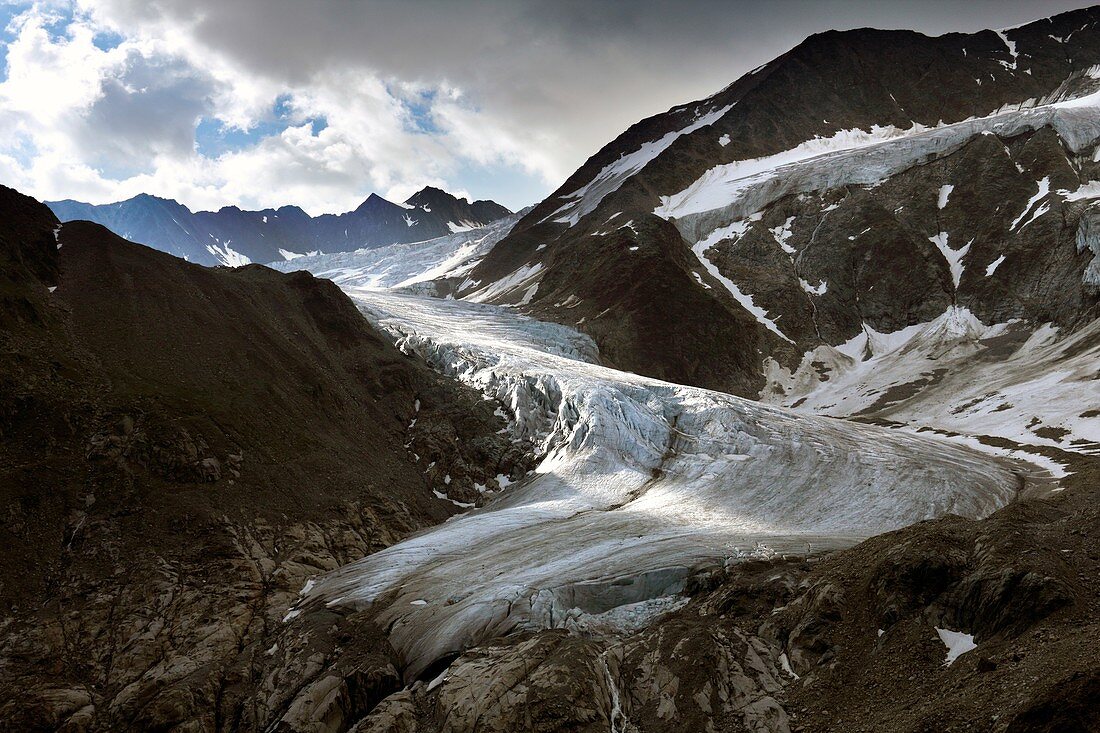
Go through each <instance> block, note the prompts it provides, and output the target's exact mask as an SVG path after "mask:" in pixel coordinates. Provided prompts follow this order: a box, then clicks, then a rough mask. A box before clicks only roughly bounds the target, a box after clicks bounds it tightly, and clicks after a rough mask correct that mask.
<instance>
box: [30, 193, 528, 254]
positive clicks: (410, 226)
mask: <svg viewBox="0 0 1100 733" xmlns="http://www.w3.org/2000/svg"><path fill="white" fill-rule="evenodd" d="M46 204H47V206H49V207H50V209H52V210H53V212H54V214H55V215H56V216H57V218H58V219H60V220H61V221H63V222H64V221H77V220H87V221H92V222H95V223H97V224H102V225H103V226H105V227H107V228H108V229H110V230H111V231H113V232H115V233H116V234H118V235H120V236H122V237H125V238H126V239H129V240H131V241H134V242H140V243H142V244H146V245H148V246H150V247H154V248H156V249H159V250H162V251H164V252H168V253H169V254H173V255H176V256H177V257H182V258H183V259H185V260H188V261H190V262H195V263H198V264H202V265H229V266H234V267H236V266H239V265H245V264H248V263H250V262H276V261H285V260H292V259H294V258H296V257H299V256H301V255H305V254H309V253H317V252H347V251H351V250H356V249H363V248H373V247H381V246H384V245H388V244H397V243H407V242H420V241H424V240H427V239H434V238H436V237H441V236H444V235H446V234H451V233H454V232H460V231H464V230H467V229H473V228H476V227H480V226H484V225H485V224H489V223H491V222H493V221H496V220H497V219H500V218H501V217H504V216H507V215H509V214H510V213H512V212H510V211H509V210H508V209H506V208H504V207H503V206H501V205H500V204H498V203H496V202H493V201H474V202H473V203H470V202H469V201H468V200H466V199H464V198H461V199H460V198H457V197H456V196H452V195H451V194H449V193H447V192H446V191H442V190H440V189H438V188H431V187H427V188H424V189H423V190H421V191H419V192H417V193H416V194H414V195H413V196H412V197H410V198H409V199H408V200H407V201H405V202H404V203H401V204H395V203H393V202H391V201H387V200H386V199H384V198H382V197H381V196H377V195H375V194H371V195H370V196H369V197H368V198H367V200H366V201H364V202H363V203H362V204H360V205H359V207H358V208H357V209H355V210H354V211H349V212H347V213H345V214H322V215H321V216H316V217H311V216H310V215H309V214H307V213H306V212H305V211H303V210H302V209H300V208H298V207H297V206H283V207H280V208H278V209H264V210H262V211H244V210H241V209H239V208H237V207H236V206H225V207H223V208H221V209H219V210H218V211H194V212H193V211H191V210H190V209H188V208H187V207H186V206H184V205H183V204H181V203H179V202H178V201H174V200H172V199H164V198H159V197H157V196H151V195H149V194H141V195H138V196H135V197H134V198H132V199H128V200H126V201H121V202H118V203H113V204H103V205H93V204H87V203H83V202H80V201H72V200H68V199H66V200H65V201H49V202H46Z"/></svg>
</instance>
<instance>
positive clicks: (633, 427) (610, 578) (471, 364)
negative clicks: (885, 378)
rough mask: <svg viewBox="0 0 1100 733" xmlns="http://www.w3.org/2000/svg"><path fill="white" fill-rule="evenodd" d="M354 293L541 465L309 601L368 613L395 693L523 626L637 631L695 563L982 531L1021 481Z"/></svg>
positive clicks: (475, 307) (501, 313) (945, 446)
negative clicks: (957, 527)
mask: <svg viewBox="0 0 1100 733" xmlns="http://www.w3.org/2000/svg"><path fill="white" fill-rule="evenodd" d="M346 289H347V291H348V292H349V294H350V295H352V297H353V299H355V300H356V301H357V302H358V303H359V304H360V305H361V308H362V309H363V311H364V312H365V313H366V314H367V315H368V317H369V318H370V319H371V320H372V321H373V322H375V323H376V324H378V325H379V326H381V327H382V328H383V329H385V330H387V331H389V332H390V333H391V334H393V336H394V337H395V338H396V339H397V343H398V345H399V347H400V348H401V349H402V350H404V351H406V352H407V353H412V354H416V355H418V356H420V357H421V358H423V359H425V360H426V361H427V362H428V363H429V364H431V365H432V366H434V367H435V368H436V369H438V370H439V371H441V372H443V373H445V374H449V375H452V376H454V377H456V378H458V379H460V380H462V381H463V382H465V383H467V384H470V385H473V386H475V387H477V388H478V389H480V390H481V391H482V392H483V393H484V394H485V395H486V397H487V398H489V399H494V400H498V401H500V402H501V403H502V404H504V405H505V406H506V407H507V412H508V413H509V417H510V418H511V422H512V425H513V430H514V431H515V434H516V436H517V437H519V436H522V437H527V438H531V439H534V440H535V441H536V442H537V443H538V444H539V445H540V446H541V448H540V450H541V453H542V454H543V455H544V458H543V460H542V462H541V463H540V465H539V466H538V468H537V469H536V471H535V472H534V473H533V474H532V475H530V476H529V477H528V478H526V479H525V480H523V481H522V482H520V483H519V484H517V485H515V486H513V487H511V488H509V489H508V490H507V491H506V492H504V493H503V494H501V495H500V496H499V497H498V498H496V499H495V500H494V501H491V502H490V503H489V504H488V505H487V506H486V507H484V508H483V509H480V510H475V511H472V512H470V513H468V514H466V515H464V516H461V517H457V518H455V519H452V520H451V521H449V522H447V523H446V524H444V525H442V526H440V527H438V528H435V529H433V530H430V531H428V532H425V533H423V534H420V535H418V536H415V537H412V538H410V539H408V540H406V541H404V542H402V543H400V544H399V545H397V546H395V547H393V548H391V549H389V550H385V551H383V552H380V553H377V554H375V555H371V556H369V557H367V558H364V559H363V560H361V561H359V562H356V563H353V564H351V565H349V566H347V567H345V568H343V569H341V570H338V571H336V572H334V573H331V574H329V575H327V576H324V577H322V578H320V579H318V580H317V582H316V583H315V584H313V585H312V587H311V589H310V590H309V592H308V593H307V594H306V598H305V600H304V601H303V603H327V604H331V605H340V606H352V607H366V606H370V607H371V608H372V609H373V610H375V611H376V612H377V614H378V620H379V622H380V623H381V624H382V625H383V626H384V627H386V628H389V629H390V634H389V638H390V641H391V643H392V644H394V645H395V647H396V648H397V649H398V651H399V652H400V653H401V654H402V656H403V657H404V658H405V659H406V660H407V662H408V665H409V666H408V668H407V670H406V676H407V677H416V676H417V675H419V674H420V673H421V672H422V671H423V670H425V669H426V668H428V667H429V666H430V665H432V664H433V663H434V662H436V661H437V660H439V659H443V658H445V657H448V656H449V655H451V654H454V653H457V652H459V651H461V650H462V649H464V648H466V647H467V646H469V645H471V644H475V643H478V642H480V641H483V640H485V639H488V638H490V637H493V636H496V635H500V634H503V633H506V632H508V631H511V630H513V629H515V628H517V627H518V628H545V627H559V626H574V625H577V626H582V627H597V628H606V627H610V628H621V627H622V626H624V625H626V626H631V625H634V624H638V623H641V622H643V621H644V620H645V619H646V618H648V616H650V615H651V614H652V613H653V612H654V611H658V610H662V609H666V608H667V607H668V606H669V604H670V603H674V602H675V601H674V599H672V598H671V597H672V596H674V595H675V594H676V593H678V592H679V591H680V590H681V589H682V588H683V586H684V582H685V579H686V578H687V577H688V575H689V573H690V571H691V569H692V568H694V567H698V566H700V565H703V564H706V563H713V562H723V561H729V560H731V559H732V560H735V559H737V558H739V557H747V556H755V555H768V554H771V553H775V552H778V553H783V554H800V553H806V552H818V551H822V550H826V549H831V548H836V547H841V546H845V545H849V544H852V543H854V542H856V541H858V540H859V539H861V538H863V537H866V536H868V535H871V534H875V533H878V532H883V531H886V530H889V529H893V528H897V527H901V526H904V525H907V524H910V523H912V522H915V521H919V520H921V519H926V518H930V517H935V516H939V515H941V514H944V513H948V512H951V513H956V514H960V515H963V516H970V517H980V516H984V515H986V514H988V513H990V512H991V511H992V510H994V509H996V508H997V507H999V506H1001V505H1003V504H1004V503H1006V502H1008V501H1009V500H1011V499H1012V498H1013V496H1014V495H1015V494H1016V493H1017V491H1018V490H1019V489H1020V486H1021V478H1020V475H1021V474H1026V473H1027V472H1028V471H1029V470H1030V469H1028V468H1027V467H1025V466H1024V465H1023V464H1019V463H1016V464H1012V463H1010V462H1008V461H1004V460H1002V459H999V458H994V457H990V456H986V455H982V454H979V453H977V452H975V451H972V450H969V449H966V448H963V447H959V446H956V445H952V444H949V443H945V442H942V441H939V440H935V439H929V438H926V437H922V436H915V435H908V434H902V433H897V432H893V431H890V430H888V429H884V428H879V427H875V426H870V425H862V424H857V423H850V422H844V421H837V420H832V419H827V418H818V417H812V416H805V415H797V414H794V413H792V412H789V411H787V410H784V409H779V408H774V407H768V406H765V405H761V404H759V403H755V402H752V401H749V400H744V399H740V398H737V397H733V396H730V395H726V394H721V393H717V392H711V391H707V390H702V389H697V388H691V387H682V386H678V385H674V384H669V383H667V382H661V381H658V380H654V379H649V378H646V377H641V376H637V375H633V374H628V373H624V372H619V371H616V370H613V369H609V368H606V367H603V366H599V365H598V364H595V363H592V362H593V359H594V358H595V350H594V347H593V345H592V344H591V342H590V340H589V339H587V337H584V336H582V335H580V334H578V333H576V332H575V331H572V330H571V329H568V328H565V327H562V326H557V325H552V324H546V323H541V322H539V321H536V320H533V319H529V318H526V317H524V316H521V315H519V314H517V313H515V311H514V310H511V309H506V308H501V307H498V306H491V305H479V304H472V303H465V302H461V301H454V300H438V299H428V298H422V297H417V296H411V295H398V294H394V293H379V292H373V291H370V290H368V289H366V288H358V289H357V288H346ZM441 488H442V487H441ZM441 500H445V499H441ZM661 599H663V600H661Z"/></svg>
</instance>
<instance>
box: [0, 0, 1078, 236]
mask: <svg viewBox="0 0 1100 733" xmlns="http://www.w3.org/2000/svg"><path fill="white" fill-rule="evenodd" d="M1087 4H1088V3H1087V2H1070V1H1067V0H1031V1H1030V2H1024V1H1022V0H1020V1H1016V0H965V1H964V2H947V1H945V0H942V1H941V0H924V1H922V0H907V1H905V2H901V1H900V0H899V1H898V2H889V1H888V0H871V1H866V2H864V1H856V0H849V1H847V2H830V1H829V0H816V1H805V2H799V1H796V0H788V1H786V2H784V1H783V0H779V1H778V2H730V1H728V0H727V1H723V2H716V1H707V0H698V1H693V2H687V1H685V0H679V1H678V2H663V3H660V2H644V1H641V0H639V1H638V2H625V1H624V2H610V1H608V2H598V1H596V0H587V1H583V0H578V1H576V2H574V1H572V0H554V2H542V1H536V0H532V1H527V0H501V1H499V2H490V1H485V2H461V1H460V0H420V1H417V0H405V1H403V2H398V1H397V0H393V1H381V2H377V1H371V2H351V1H350V0H331V1H329V2H313V1H312V0H77V2H58V1H56V0H54V1H51V2H35V3H30V2H15V3H12V2H9V1H8V0H0V28H3V31H2V33H0V65H2V67H3V72H2V76H0V79H2V81H0V130H3V131H4V132H5V133H6V134H4V135H2V136H0V183H4V184H6V185H9V186H13V187H15V188H18V189H20V190H22V191H24V192H26V193H29V194H31V195H34V196H36V197H39V198H42V199H58V198H75V199H79V200H83V201H91V202H93V203H107V202H111V201H117V200H121V199H124V198H128V197H130V196H133V195H135V194H137V193H141V192H148V193H153V194H156V195H160V196H166V197H171V198H176V199H178V200H180V201H182V202H183V203H185V204H187V205H188V206H190V207H191V208H193V209H200V208H218V207H220V206H223V205H227V204H236V205H239V206H242V207H245V208H260V207H264V206H279V205H282V204H287V203H296V204H298V205H300V206H302V207H303V208H305V209H306V210H307V211H309V212H310V213H311V214H318V213H322V212H341V211H346V210H349V209H352V208H354V207H355V206H356V205H357V204H358V203H359V202H360V201H362V200H363V199H364V198H365V197H366V196H367V194H369V193H371V192H377V193H379V194H380V195H382V196H385V197H386V198H390V199H391V200H403V199H404V198H406V197H408V196H409V195H410V194H412V193H413V192H415V191H416V190H418V189H419V188H421V187H423V186H424V185H429V184H430V185H436V186H440V187H443V188H446V189H448V190H451V191H453V192H456V193H459V194H461V195H469V196H471V197H473V198H493V199H496V200H498V201H500V202H502V203H504V204H505V205H508V206H510V207H513V208H518V207H520V206H522V205H524V204H527V203H533V202H535V201H537V200H538V199H540V198H542V197H543V196H544V195H545V194H547V193H549V192H550V191H551V190H553V189H554V188H556V187H557V186H558V185H559V184H560V183H561V182H562V181H563V180H564V179H565V178H566V177H567V176H568V175H569V173H571V172H572V171H573V170H574V169H575V168H577V167H578V166H579V165H580V164H581V163H582V162H583V161H584V160H585V159H586V158H587V157H588V156H589V155H591V154H592V153H594V152H595V151H596V150H598V149H599V147H600V146H601V145H603V144H604V143H606V142H607V141H609V140H610V139H611V138H613V137H614V136H615V135H617V134H618V133H619V132H621V131H622V130H623V129H625V128H626V127H627V126H628V125H630V124H631V123H633V122H635V121H637V120H638V119H640V118H642V117H645V116H648V115H651V114H654V113H656V112H661V111H664V110H666V109H668V108H669V107H672V106H675V105H677V104H679V103H681V102H685V101H689V100H693V99H698V98H701V97H705V96H707V95H709V94H711V93H712V92H714V91H716V90H717V89H719V88H721V87H723V86H725V85H726V84H728V83H729V82H731V81H732V80H733V79H735V78H736V77H738V76H740V75H741V74H743V73H744V72H746V71H748V70H749V69H752V68H754V67H756V66H758V65H760V64H761V63H764V62H765V61H767V60H769V59H771V58H773V57H774V56H776V55H778V54H780V53H782V52H784V51H786V50H787V49H788V48H790V47H791V46H793V45H795V44H797V43H798V42H799V41H800V40H801V39H802V38H804V37H805V36H807V35H809V34H811V33H814V32H817V31H821V30H827V29H829V28H854V27H859V26H868V25H869V26H876V27H890V28H914V29H917V30H920V31H923V32H925V33H929V34H940V33H944V32H947V31H951V30H960V31H973V30H979V29H982V28H987V27H993V28H997V27H1004V26H1010V25H1015V24H1018V23H1022V22H1025V21H1028V20H1032V19H1034V18H1038V17H1042V16H1045V15H1050V14H1051V13H1054V12H1058V11H1061V10H1066V9H1071V8H1075V7H1084V6H1085V5H1087Z"/></svg>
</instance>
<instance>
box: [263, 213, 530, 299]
mask: <svg viewBox="0 0 1100 733" xmlns="http://www.w3.org/2000/svg"><path fill="white" fill-rule="evenodd" d="M522 213H523V212H520V213H519V214H513V215H511V216H507V217H504V218H503V219H500V220H498V221H495V222H493V223H492V224H489V225H487V226H485V227H481V228H478V229H470V230H466V231H462V232H458V233H455V234H450V235H448V236H445V237H438V238H436V239H429V240H427V241H424V242H414V243H412V244H391V245H389V246H386V247H377V248H374V249H360V250H356V251H354V252H335V253H332V254H321V253H319V252H318V253H312V252H311V253H310V254H308V255H296V254H295V253H289V254H292V255H294V256H293V257H290V258H287V261H286V262H273V263H271V264H270V265H269V267H273V268H275V269H276V270H282V271H283V272H292V271H294V270H308V271H310V272H312V273H313V274H314V275H317V276H318V277H326V278H329V279H330V280H332V281H333V282H335V283H336V284H337V285H340V286H341V287H346V288H367V289H380V288H401V287H409V286H412V285H415V284H417V283H421V282H426V281H428V280H434V279H436V278H443V277H460V276H462V275H464V274H466V273H467V272H469V271H470V270H472V269H473V268H474V265H476V264H477V263H478V262H480V261H481V259H482V258H483V257H484V256H485V255H486V253H488V251H489V250H490V249H492V248H493V245H495V244H496V243H497V242H499V241H500V240H501V239H503V238H504V237H505V236H506V235H507V234H508V232H510V231H511V230H512V227H513V226H514V225H515V223H516V221H517V220H518V218H519V216H521V215H522ZM280 253H281V254H282V255H283V257H287V254H288V253H287V252H284V251H282V250H280ZM290 260H293V262H291V261H290Z"/></svg>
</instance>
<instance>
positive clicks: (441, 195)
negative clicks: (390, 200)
mask: <svg viewBox="0 0 1100 733" xmlns="http://www.w3.org/2000/svg"><path fill="white" fill-rule="evenodd" d="M444 202H446V203H449V204H450V203H458V202H462V203H466V204H468V203H469V201H468V200H467V199H465V198H459V197H457V196H455V195H454V194H451V193H448V192H446V191H444V190H443V189H441V188H436V187H435V186H425V187H424V188H422V189H420V190H419V191H417V192H416V193H414V194H413V195H412V196H410V197H409V198H407V199H405V203H406V204H408V205H409V206H423V205H425V204H427V205H429V206H431V205H432V204H433V203H437V204H438V203H444Z"/></svg>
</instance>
